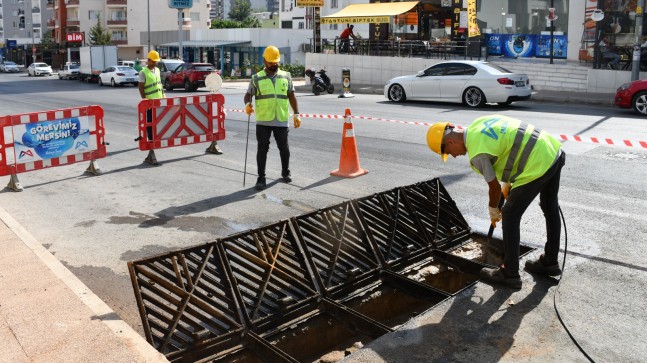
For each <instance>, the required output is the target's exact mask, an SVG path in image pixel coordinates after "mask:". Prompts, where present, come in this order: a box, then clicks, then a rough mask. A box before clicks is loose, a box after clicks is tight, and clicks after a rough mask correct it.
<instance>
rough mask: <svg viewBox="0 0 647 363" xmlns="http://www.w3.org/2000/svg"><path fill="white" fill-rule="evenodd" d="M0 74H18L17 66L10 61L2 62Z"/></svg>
mask: <svg viewBox="0 0 647 363" xmlns="http://www.w3.org/2000/svg"><path fill="white" fill-rule="evenodd" d="M0 72H7V73H9V72H15V73H17V72H20V68H18V65H17V64H16V63H14V62H12V61H4V62H2V63H0Z"/></svg>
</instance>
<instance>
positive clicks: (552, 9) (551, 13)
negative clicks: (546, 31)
mask: <svg viewBox="0 0 647 363" xmlns="http://www.w3.org/2000/svg"><path fill="white" fill-rule="evenodd" d="M548 16H549V17H550V64H553V47H554V46H555V41H554V39H553V37H554V35H553V33H554V32H555V0H550V11H549V15H548Z"/></svg>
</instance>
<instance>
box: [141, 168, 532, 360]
mask: <svg viewBox="0 0 647 363" xmlns="http://www.w3.org/2000/svg"><path fill="white" fill-rule="evenodd" d="M497 241H498V242H501V241H500V240H497ZM486 246H487V238H486V237H485V236H484V235H482V234H477V233H473V232H471V230H470V228H469V226H468V224H467V222H466V221H465V219H464V218H463V216H462V215H461V213H460V211H459V210H458V208H457V207H456V204H455V203H454V201H453V200H452V199H451V197H450V196H449V194H448V193H447V190H446V189H445V188H444V186H443V185H442V183H441V182H440V180H439V179H437V178H436V179H432V180H428V181H425V182H420V183H416V184H413V185H409V186H404V187H398V188H395V189H392V190H389V191H385V192H380V193H376V194H373V195H371V196H367V197H364V198H360V199H356V200H350V201H345V202H342V203H339V204H336V205H333V206H330V207H327V208H323V209H320V210H317V211H315V212H311V213H307V214H303V215H300V216H297V217H293V218H290V219H286V220H282V221H279V222H276V223H273V224H270V225H267V226H264V227H261V228H257V229H253V230H249V231H245V232H242V233H237V234H234V235H231V236H228V237H225V238H221V239H218V240H216V241H213V242H209V243H206V244H204V245H199V246H194V247H191V248H186V249H182V250H178V251H174V252H170V253H165V254H161V255H158V256H154V257H149V258H145V259H142V260H138V261H131V262H128V268H129V271H130V276H131V281H132V284H133V289H134V292H135V297H136V300H137V305H138V308H139V312H140V316H141V318H142V323H143V329H144V334H145V337H146V339H147V340H148V342H149V343H150V344H151V345H153V346H154V347H155V348H156V349H157V350H158V351H160V352H161V353H163V354H164V355H165V356H166V357H167V359H168V360H169V361H171V362H197V361H220V362H312V361H315V360H316V359H317V358H318V357H320V356H322V355H324V354H326V353H328V352H329V351H332V350H344V347H347V346H350V345H352V343H354V342H357V341H361V342H363V343H366V342H368V341H371V340H373V339H376V338H378V337H380V336H381V335H384V334H386V333H389V332H392V331H394V330H396V329H397V328H398V327H399V326H400V325H401V324H403V323H404V322H406V321H407V320H409V319H411V318H412V317H414V316H416V315H418V314H420V313H422V312H423V311H425V310H427V309H430V308H432V307H433V306H435V305H437V304H439V303H441V302H442V301H444V300H446V299H447V298H450V297H451V296H454V295H456V294H457V293H459V292H461V291H463V290H464V289H466V288H468V287H470V286H472V285H474V284H475V283H476V282H477V281H478V273H479V271H480V270H481V269H482V268H483V267H486V266H493V265H496V264H498V263H500V261H501V258H500V256H496V255H492V254H491V253H489V252H488V251H487V248H486ZM530 251H532V249H531V248H529V247H526V246H522V247H521V251H520V252H521V255H522V256H523V255H524V254H526V253H528V252H530Z"/></svg>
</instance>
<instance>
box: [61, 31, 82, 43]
mask: <svg viewBox="0 0 647 363" xmlns="http://www.w3.org/2000/svg"><path fill="white" fill-rule="evenodd" d="M84 36H85V34H83V33H67V34H65V41H67V42H68V43H83V39H84Z"/></svg>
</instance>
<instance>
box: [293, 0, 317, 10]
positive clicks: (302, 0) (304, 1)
mask: <svg viewBox="0 0 647 363" xmlns="http://www.w3.org/2000/svg"><path fill="white" fill-rule="evenodd" d="M296 6H297V7H298V8H303V7H306V6H314V7H319V8H320V7H323V6H324V2H323V0H296Z"/></svg>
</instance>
